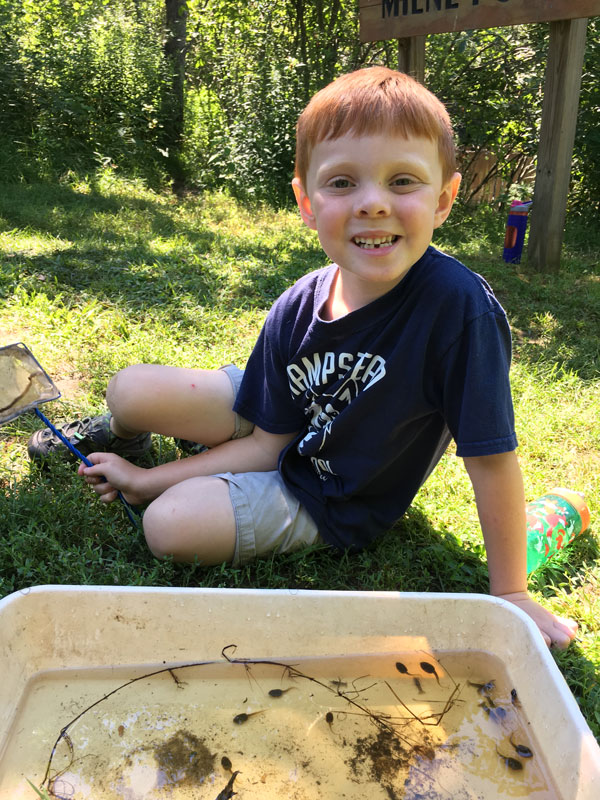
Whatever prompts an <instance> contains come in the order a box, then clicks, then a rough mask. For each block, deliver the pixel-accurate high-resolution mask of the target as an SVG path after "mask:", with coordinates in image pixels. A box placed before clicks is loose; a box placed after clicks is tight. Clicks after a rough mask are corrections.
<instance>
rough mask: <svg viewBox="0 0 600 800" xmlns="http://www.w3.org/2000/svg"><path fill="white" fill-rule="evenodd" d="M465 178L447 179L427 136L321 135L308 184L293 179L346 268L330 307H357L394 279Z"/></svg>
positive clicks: (304, 211) (313, 223)
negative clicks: (337, 136) (443, 176)
mask: <svg viewBox="0 0 600 800" xmlns="http://www.w3.org/2000/svg"><path fill="white" fill-rule="evenodd" d="M459 181H460V176H459V175H458V173H456V174H455V175H454V176H453V177H452V178H451V179H450V181H448V182H447V183H446V184H444V183H443V178H442V167H441V163H440V158H439V155H438V148H437V144H436V143H435V142H433V141H431V140H430V139H426V138H423V137H408V138H405V137H403V136H399V135H390V134H387V133H382V134H377V135H369V136H353V135H350V134H347V135H345V136H342V137H340V138H338V139H325V140H324V141H321V142H318V143H317V144H316V145H315V147H314V148H313V150H312V153H311V157H310V164H309V169H308V174H307V176H306V186H304V185H303V184H302V182H301V181H300V179H299V178H295V179H294V182H293V185H294V192H295V194H296V199H297V201H298V205H299V207H300V213H301V215H302V219H303V220H304V222H305V223H306V224H307V225H308V226H309V227H310V228H312V229H313V230H316V231H317V233H318V235H319V240H320V242H321V245H322V247H323V250H324V251H325V252H326V253H327V255H328V256H329V258H330V259H331V260H332V261H333V262H334V263H336V264H337V265H338V266H339V267H340V272H339V275H338V279H337V281H336V282H335V285H334V290H333V291H334V293H335V295H336V298H333V299H331V300H332V303H331V305H330V307H334V306H335V307H337V308H338V309H340V310H341V309H343V308H344V307H345V308H346V311H351V310H353V309H354V308H359V307H360V306H363V305H366V304H367V303H369V302H371V301H372V300H375V299H376V298H377V297H380V296H381V295H383V294H385V293H386V292H388V291H390V289H392V288H393V287H394V286H396V284H398V283H399V282H400V281H401V280H402V278H403V277H404V276H405V275H406V273H407V272H408V270H409V269H410V268H411V267H412V265H413V264H414V263H415V262H416V261H418V260H419V258H420V257H421V256H422V255H423V253H424V252H425V250H426V249H427V247H428V246H429V244H430V242H431V237H432V234H433V230H434V229H435V228H437V227H438V226H439V225H441V224H442V222H443V221H444V220H445V219H446V217H447V216H448V214H449V213H450V209H451V207H452V203H453V201H454V198H455V196H456V192H457V190H458V185H459ZM336 299H337V301H338V302H337V303H336ZM340 301H341V304H340Z"/></svg>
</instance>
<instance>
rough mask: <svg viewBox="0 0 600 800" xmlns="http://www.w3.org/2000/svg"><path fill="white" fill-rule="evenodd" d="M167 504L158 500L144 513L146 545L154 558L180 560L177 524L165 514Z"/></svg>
mask: <svg viewBox="0 0 600 800" xmlns="http://www.w3.org/2000/svg"><path fill="white" fill-rule="evenodd" d="M164 506H165V504H164V503H163V502H161V499H160V498H158V499H156V500H155V501H154V502H153V503H151V504H150V505H149V506H148V508H147V509H146V510H145V511H144V519H143V528H144V536H145V537H146V544H147V545H148V548H149V550H150V552H151V553H152V555H153V556H155V557H156V558H160V559H165V558H169V557H172V558H173V559H175V561H177V560H178V552H177V550H178V548H177V528H178V526H177V524H173V523H174V520H173V518H172V517H171V519H170V520H169V519H168V518H167V516H166V514H165V507H164Z"/></svg>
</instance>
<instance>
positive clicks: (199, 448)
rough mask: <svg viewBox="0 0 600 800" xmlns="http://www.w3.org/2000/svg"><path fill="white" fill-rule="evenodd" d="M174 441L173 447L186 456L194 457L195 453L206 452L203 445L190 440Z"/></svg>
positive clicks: (206, 448)
mask: <svg viewBox="0 0 600 800" xmlns="http://www.w3.org/2000/svg"><path fill="white" fill-rule="evenodd" d="M174 441H175V446H176V447H178V448H179V449H180V450H181V451H182V452H183V453H186V454H187V455H188V456H195V455H196V454H197V453H204V451H205V450H208V447H207V446H206V445H205V444H199V443H198V442H192V441H191V439H175V440H174Z"/></svg>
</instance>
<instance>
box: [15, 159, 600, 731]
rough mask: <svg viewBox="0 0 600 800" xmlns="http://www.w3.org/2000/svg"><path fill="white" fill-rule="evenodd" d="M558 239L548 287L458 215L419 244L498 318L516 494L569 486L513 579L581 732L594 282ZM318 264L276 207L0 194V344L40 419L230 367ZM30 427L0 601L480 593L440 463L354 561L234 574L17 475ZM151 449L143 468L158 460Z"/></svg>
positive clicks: (591, 593)
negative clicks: (157, 366)
mask: <svg viewBox="0 0 600 800" xmlns="http://www.w3.org/2000/svg"><path fill="white" fill-rule="evenodd" d="M591 235H592V237H593V236H595V237H596V239H595V241H594V240H592V241H590V231H589V230H586V229H585V228H583V229H580V230H577V229H575V228H574V230H573V233H572V234H570V238H569V239H568V241H567V246H566V248H565V257H564V265H563V269H562V271H561V273H560V275H558V276H542V275H536V274H534V273H531V272H530V271H528V270H527V267H526V265H521V266H518V265H506V264H504V263H503V262H502V260H501V250H502V240H503V220H500V219H498V218H497V217H496V216H493V215H492V214H491V213H485V212H482V213H479V214H478V215H477V216H476V217H474V218H469V217H466V216H464V215H461V214H460V213H457V214H455V215H454V216H453V218H452V221H449V222H448V223H447V225H446V226H445V227H444V228H443V229H442V230H441V231H440V235H439V236H438V239H437V242H438V243H439V245H440V246H442V247H443V248H444V249H446V250H447V251H449V252H451V253H453V254H455V255H457V256H458V257H459V258H461V259H462V260H464V261H465V262H466V263H467V264H468V265H469V266H470V267H471V268H472V269H474V270H476V271H477V272H480V273H481V274H483V275H484V276H485V277H486V278H487V279H488V280H489V281H490V283H491V284H492V286H493V287H494V288H495V290H496V292H497V294H498V296H499V298H500V300H501V302H502V303H503V305H504V306H505V308H506V309H507V311H508V314H509V318H510V321H511V325H512V327H513V332H514V339H515V354H514V366H513V371H512V381H513V390H514V398H515V411H516V417H517V427H518V434H519V440H520V448H519V457H520V460H521V464H522V467H523V473H524V476H525V484H526V492H527V497H528V499H533V498H535V497H538V496H540V495H541V494H543V493H544V492H545V491H547V490H548V489H550V488H551V487H553V486H558V485H564V486H568V487H571V488H574V489H577V490H580V491H584V492H585V494H586V497H587V501H588V504H589V506H590V508H591V511H592V520H593V523H592V529H591V532H590V533H589V534H587V535H585V536H583V537H581V539H580V540H578V541H577V542H575V543H573V545H571V546H570V548H569V549H568V550H567V551H565V553H564V554H562V555H561V556H560V557H557V558H556V559H554V560H553V561H551V562H550V563H549V564H548V565H547V567H545V568H544V569H543V570H542V571H540V572H539V573H538V574H536V575H534V576H533V577H532V579H531V584H530V585H531V589H532V591H533V592H534V595H535V596H536V597H537V598H538V599H539V600H540V601H541V602H542V603H543V604H545V605H546V606H547V607H549V608H551V609H552V610H553V611H555V612H558V613H560V614H566V615H570V616H573V617H574V618H575V619H577V621H578V622H579V625H580V632H579V635H578V637H577V640H576V642H575V643H574V645H573V646H572V647H571V648H570V649H569V650H568V651H567V652H566V653H557V654H555V658H556V660H557V662H558V664H559V666H560V668H561V670H562V671H563V674H564V675H565V678H566V680H567V682H568V684H569V686H570V688H571V690H572V692H573V694H574V695H575V697H576V698H577V700H578V702H579V703H580V705H581V708H582V711H583V713H584V715H585V717H586V719H587V720H588V722H589V724H590V726H591V727H592V729H593V730H594V732H595V734H596V736H598V737H599V738H600V688H599V686H600V682H599V680H598V679H599V677H600V636H599V626H600V622H599V621H600V567H599V565H598V554H599V548H598V524H597V521H596V520H597V513H598V509H599V508H600V423H599V422H598V420H600V380H599V364H600V351H599V347H600V345H599V341H600V340H599V337H598V330H599V328H600V325H599V323H600V318H599V317H600V275H599V274H598V269H597V253H598V251H599V250H600V240H599V239H598V233H597V232H595V231H592V232H591ZM323 263H325V259H324V256H323V255H322V253H321V251H320V249H319V246H318V242H317V241H316V238H315V237H314V235H313V234H312V233H310V232H309V231H307V230H306V229H303V228H302V226H301V224H300V222H299V220H298V218H297V215H296V213H294V212H288V211H273V210H271V209H268V208H255V209H251V208H244V207H241V206H239V205H238V204H236V203H235V202H234V201H232V200H231V199H229V198H227V197H226V196H223V195H219V194H214V195H207V196H201V197H190V198H187V199H185V200H183V201H176V200H175V199H174V198H173V197H171V196H168V195H157V194H154V193H152V192H149V191H147V190H146V189H145V188H144V187H143V186H142V185H141V184H136V183H132V182H127V181H124V180H121V179H118V178H117V177H115V176H114V175H113V174H110V173H107V174H102V175H99V176H98V177H97V178H95V179H94V180H76V179H74V178H71V179H70V181H68V182H64V183H61V184H53V185H50V184H47V185H46V184H40V185H35V186H31V185H30V186H26V185H6V186H2V187H1V190H0V309H1V311H0V344H8V343H11V342H14V341H19V340H21V341H24V342H25V343H26V344H27V345H28V346H29V347H30V348H31V349H32V350H33V352H34V354H35V355H36V356H37V357H38V359H39V360H40V362H41V363H42V365H43V366H44V367H45V368H46V369H47V370H48V372H49V373H50V374H51V375H52V376H53V378H54V379H55V380H56V381H57V383H58V384H59V387H60V388H61V390H62V392H63V398H62V399H61V400H60V401H56V402H54V403H52V404H49V405H48V406H46V411H47V413H48V414H49V415H50V416H51V418H52V419H53V420H54V421H55V422H58V421H62V420H68V419H71V418H73V417H74V416H81V415H84V414H87V413H96V412H99V411H101V410H103V409H104V399H103V392H104V389H105V387H106V383H107V381H108V379H109V378H110V376H111V375H112V374H113V373H114V372H115V371H116V370H118V369H119V368H121V367H123V366H126V365H127V364H130V363H134V362H140V361H148V362H157V363H169V364H175V365H181V366H198V367H216V366H219V365H220V364H222V363H225V362H228V361H235V362H237V363H238V364H240V365H243V364H244V362H245V360H246V358H247V357H248V355H249V353H250V350H251V348H252V345H253V343H254V340H255V338H256V335H257V333H258V330H259V328H260V325H261V323H262V321H263V319H264V317H265V314H266V312H267V310H268V308H269V307H270V305H271V303H272V302H273V300H274V299H275V298H276V297H277V296H278V295H279V294H280V293H281V291H282V290H283V289H284V288H285V287H286V286H288V285H289V284H290V283H291V282H292V281H293V280H295V279H296V278H298V277H299V276H300V275H302V274H303V273H305V272H306V271H308V270H310V269H313V268H316V267H318V266H321V265H322V264H323ZM36 427H38V424H37V421H36V418H35V417H33V415H25V416H24V417H21V418H19V419H17V420H15V421H13V422H11V423H8V424H7V425H5V426H4V427H3V428H2V430H1V432H0V436H1V444H0V447H1V451H0V519H1V520H2V523H1V525H2V537H0V596H4V595H6V594H8V593H10V592H12V591H15V590H18V589H20V588H22V587H27V586H31V585H34V584H45V583H64V584H72V583H81V584H111V585H123V584H125V585H163V586H170V585H176V586H217V587H263V588H289V587H291V588H307V589H325V588H327V589H358V590H397V589H399V590H405V591H447V592H450V591H453V592H463V591H467V592H472V591H486V590H487V570H486V566H485V553H484V549H483V544H482V538H481V534H480V531H479V526H478V523H477V516H476V512H475V507H474V503H473V499H472V493H471V489H470V484H469V481H468V479H467V476H466V473H465V471H464V468H463V466H462V462H461V461H460V459H457V458H456V457H455V456H454V455H453V453H452V452H451V451H450V452H448V453H447V454H446V455H445V456H444V458H443V460H442V462H441V463H440V465H439V467H438V469H437V470H436V471H435V473H434V474H433V476H432V477H431V479H430V480H429V482H428V483H427V484H426V486H425V487H424V488H423V489H422V490H421V492H420V493H419V495H418V497H417V499H416V501H415V503H414V504H413V507H412V508H411V509H410V511H409V512H408V513H407V515H406V516H405V517H404V519H402V520H401V521H400V522H398V523H397V525H396V526H395V528H394V529H393V530H392V531H390V532H389V534H387V535H386V536H384V537H383V538H382V539H381V540H380V541H379V542H378V543H377V544H376V545H375V546H374V547H372V548H370V549H369V550H367V551H366V552H364V553H362V554H360V555H356V556H344V557H342V558H339V556H337V555H334V554H332V553H330V552H328V551H327V550H326V549H323V548H315V549H312V550H309V551H306V552H303V553H298V554H293V555H289V556H277V557H275V556H274V557H271V558H267V559H262V560H258V561H256V562H255V563H253V564H251V565H248V566H246V567H244V568H241V569H233V568H232V567H228V566H226V565H223V566H221V567H217V568H202V567H199V566H193V565H192V566H190V565H176V564H173V563H169V562H166V563H165V562H157V561H156V560H155V559H154V558H153V557H152V556H151V555H150V553H149V552H148V550H147V549H146V547H145V544H144V543H143V540H142V539H141V538H140V536H139V534H137V533H136V532H135V531H134V530H133V529H132V527H131V526H130V524H129V522H128V520H127V518H126V517H125V516H124V514H123V510H122V508H121V507H120V506H119V505H118V504H113V505H112V506H110V507H108V508H107V507H104V506H102V505H101V504H100V503H98V502H97V501H96V500H95V497H94V496H93V494H92V493H91V492H90V491H89V490H88V489H87V488H86V487H85V486H84V485H83V484H82V483H81V482H80V480H79V479H78V478H77V476H76V475H75V474H74V469H73V467H72V466H66V465H56V466H55V467H54V468H53V469H52V471H48V470H40V469H38V468H37V467H36V466H34V465H32V464H30V462H29V461H28V459H27V454H26V442H27V438H28V436H29V435H30V433H31V431H32V430H34V429H35V428H36ZM175 456H176V451H175V449H174V446H173V443H172V441H171V440H169V439H166V438H161V437H157V439H156V441H155V446H154V449H153V452H152V459H153V460H154V462H159V461H164V460H166V459H169V458H174V457H175Z"/></svg>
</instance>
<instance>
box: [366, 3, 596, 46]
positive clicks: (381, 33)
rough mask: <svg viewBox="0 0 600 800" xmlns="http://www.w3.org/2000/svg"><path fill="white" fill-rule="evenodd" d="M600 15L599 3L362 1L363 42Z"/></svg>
mask: <svg viewBox="0 0 600 800" xmlns="http://www.w3.org/2000/svg"><path fill="white" fill-rule="evenodd" d="M598 15H600V0H360V8H359V21H360V40H361V41H362V42H375V41H380V40H382V39H400V38H404V37H409V36H421V35H425V34H429V33H448V32H452V31H464V30H473V29H475V28H494V27H496V26H500V25H520V24H522V23H525V22H550V21H553V20H559V19H562V20H566V19H578V18H582V17H594V16H598Z"/></svg>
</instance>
